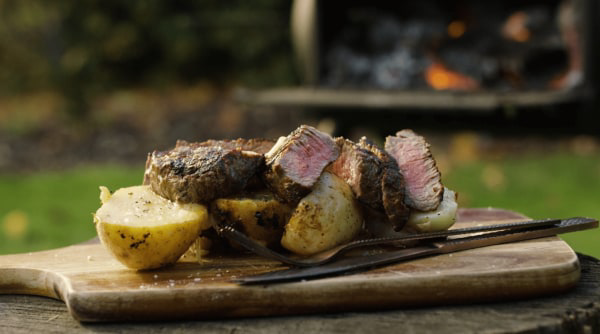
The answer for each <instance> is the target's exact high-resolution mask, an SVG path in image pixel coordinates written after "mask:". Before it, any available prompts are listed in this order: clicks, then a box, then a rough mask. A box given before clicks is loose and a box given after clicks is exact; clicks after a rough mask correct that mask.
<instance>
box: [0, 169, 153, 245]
mask: <svg viewBox="0 0 600 334" xmlns="http://www.w3.org/2000/svg"><path fill="white" fill-rule="evenodd" d="M142 174H143V166H139V167H124V166H114V165H113V166H96V167H79V168H74V169H69V170H63V171H52V172H38V173H31V174H29V173H28V174H20V173H14V174H12V173H11V174H2V175H0V220H1V221H0V223H1V224H2V226H1V227H2V228H1V229H0V254H10V253H21V252H31V251H37V250H43V249H51V248H56V247H62V246H67V245H71V244H74V243H78V242H82V241H85V240H88V239H90V238H92V237H94V236H95V234H96V232H95V229H94V224H93V220H92V213H93V212H95V211H96V210H97V209H98V207H99V206H100V199H99V197H98V196H99V193H100V192H99V189H98V186H100V185H105V186H107V187H109V189H117V188H120V187H124V186H129V185H134V184H139V183H140V182H141V180H142Z"/></svg>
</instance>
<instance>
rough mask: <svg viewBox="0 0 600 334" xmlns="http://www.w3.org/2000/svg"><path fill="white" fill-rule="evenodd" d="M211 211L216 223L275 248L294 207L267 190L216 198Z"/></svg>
mask: <svg viewBox="0 0 600 334" xmlns="http://www.w3.org/2000/svg"><path fill="white" fill-rule="evenodd" d="M210 211H211V215H212V218H213V219H214V220H215V223H217V224H233V225H234V226H235V227H236V228H239V229H241V230H242V231H243V232H244V233H245V234H246V235H247V236H249V237H250V238H252V239H254V240H256V241H258V242H260V243H262V244H263V245H265V246H273V245H278V244H279V240H280V239H281V235H282V234H283V227H284V225H285V224H286V223H287V221H288V219H289V217H290V214H291V212H292V208H291V207H290V206H289V205H287V204H285V203H282V202H279V201H277V200H276V199H275V197H274V196H273V194H271V193H270V192H267V191H264V192H257V193H252V194H247V195H244V196H241V197H232V198H219V199H216V200H214V201H213V202H212V204H211V207H210Z"/></svg>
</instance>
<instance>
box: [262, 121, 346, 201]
mask: <svg viewBox="0 0 600 334" xmlns="http://www.w3.org/2000/svg"><path fill="white" fill-rule="evenodd" d="M338 155H339V149H338V147H337V145H336V144H335V142H334V141H333V138H331V136H329V135H328V134H326V133H324V132H321V131H319V130H317V129H315V128H313V127H311V126H307V125H302V126H300V127H299V128H297V129H296V130H294V131H293V132H292V133H290V134H289V135H288V136H287V137H281V138H279V140H278V141H277V143H275V145H274V146H273V147H272V148H271V150H270V151H269V152H267V153H266V154H265V162H266V165H267V168H266V170H265V173H264V174H263V180H264V182H265V184H266V186H267V187H268V188H269V189H270V190H271V191H272V192H273V193H274V194H275V195H276V196H277V197H278V198H279V199H281V200H283V201H285V202H288V203H297V202H298V201H300V199H301V198H302V197H304V196H305V195H306V194H308V193H309V192H310V191H311V189H312V187H313V185H314V184H315V182H317V180H318V179H319V177H320V176H321V173H322V172H323V170H324V169H325V167H326V166H327V165H329V164H330V163H331V162H332V161H334V160H335V159H337V157H338Z"/></svg>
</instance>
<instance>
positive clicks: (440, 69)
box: [425, 62, 479, 90]
mask: <svg viewBox="0 0 600 334" xmlns="http://www.w3.org/2000/svg"><path fill="white" fill-rule="evenodd" d="M425 80H426V81H427V83H428V84H429V86H431V87H432V88H434V89H436V90H473V89H477V88H479V84H478V83H477V81H475V79H473V78H471V77H468V76H466V75H463V74H460V73H458V72H455V71H452V70H450V69H448V68H447V67H446V66H444V65H443V64H441V63H439V62H433V63H432V64H431V65H430V66H429V67H428V68H427V70H425Z"/></svg>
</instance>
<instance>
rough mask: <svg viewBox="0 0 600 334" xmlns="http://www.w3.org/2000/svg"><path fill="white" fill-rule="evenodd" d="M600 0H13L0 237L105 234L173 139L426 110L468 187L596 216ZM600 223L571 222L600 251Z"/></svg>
mask: <svg viewBox="0 0 600 334" xmlns="http://www.w3.org/2000/svg"><path fill="white" fill-rule="evenodd" d="M599 16H600V10H598V4H596V2H595V1H593V0H573V1H569V0H556V1H541V0H538V1H533V0H528V1H491V2H486V4H485V5H484V4H482V3H480V2H478V1H474V0H473V1H468V0H457V1H438V0H422V1H418V3H414V2H411V3H404V2H402V3H400V4H398V3H393V5H392V3H387V2H383V1H381V2H377V1H358V0H352V1H347V2H344V3H343V4H341V3H331V2H329V3H325V2H324V1H315V0H300V1H277V0H257V1H252V2H247V1H228V2H227V3H224V2H222V1H211V0H204V1H196V2H189V1H168V2H165V1H129V2H123V1H112V0H111V1H86V2H82V3H80V2H78V3H72V2H69V1H52V2H48V1H42V0H21V1H17V0H0V254H9V253H18V252H30V251H36V250H42V249H49V248H54V247H61V246H66V245H70V244H73V243H77V242H82V241H85V240H88V239H90V238H92V237H94V236H95V231H94V225H93V223H92V213H93V212H94V211H95V210H96V209H97V208H98V207H99V205H100V202H99V198H98V195H99V190H98V186H100V185H105V186H108V187H109V188H110V189H111V190H115V189H117V188H120V187H125V186H130V185H135V184H139V183H141V181H142V176H143V165H144V162H145V159H146V155H147V154H148V152H151V151H153V150H163V149H169V148H170V147H172V146H173V145H174V144H175V141H176V140H177V139H185V140H188V141H201V140H205V139H209V138H214V139H224V138H238V137H245V138H251V137H266V138H276V137H278V136H280V135H286V134H287V133H289V132H290V131H292V130H293V129H295V128H296V127H297V126H298V125H300V124H310V125H313V126H316V127H318V128H320V129H321V130H323V131H327V132H329V133H331V134H332V135H343V136H347V137H349V138H351V139H357V138H359V137H360V136H363V135H366V136H368V137H369V138H371V139H373V140H375V141H376V142H379V143H382V142H383V141H384V139H385V136H387V135H391V134H394V133H395V132H396V131H398V130H400V129H403V128H412V129H414V130H415V131H417V132H419V133H420V134H422V135H424V136H426V138H427V139H428V140H429V141H430V143H431V144H432V150H433V153H434V156H435V157H436V160H437V163H438V166H439V168H440V170H441V172H442V177H443V181H444V183H445V184H446V185H447V186H448V187H450V188H453V189H455V190H456V191H457V192H458V193H459V203H460V205H461V206H462V207H500V208H506V209H511V210H514V211H519V212H521V213H523V214H525V215H527V216H529V217H532V218H546V217H567V216H590V217H594V218H600V205H598V203H599V201H600V193H599V192H598V188H599V187H600V142H599V138H598V130H599V128H600V127H599V126H598V115H599V112H600V110H599V106H600V105H599V104H598V102H597V100H598V99H597V97H598V87H599V85H598V84H599V83H600V81H599V78H600V76H598V74H597V72H598V66H597V64H595V62H596V59H600V58H598V54H597V53H598V50H597V48H598V47H597V45H600V44H599V43H597V42H598V41H597V40H596V39H597V38H599V37H598V36H600V34H599V33H600V31H599V27H598V23H597V22H596V21H598V20H597V18H598V17H599ZM599 237H600V233H599V232H598V231H591V232H590V231H587V232H578V233H574V234H569V235H566V236H564V239H565V240H567V242H569V243H570V244H571V245H572V246H573V247H574V249H575V250H577V251H579V252H582V253H585V254H591V255H594V256H596V257H600V246H597V245H598V242H597V239H598V238H599Z"/></svg>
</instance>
